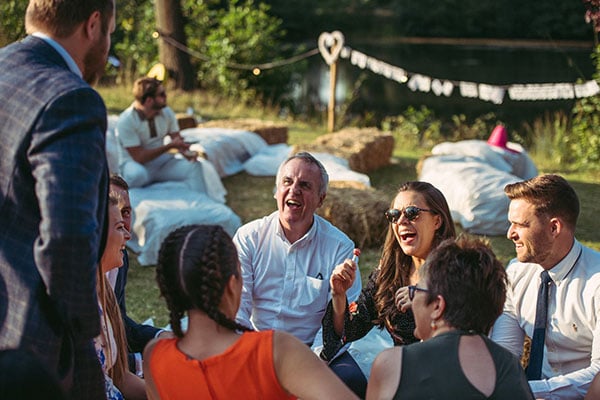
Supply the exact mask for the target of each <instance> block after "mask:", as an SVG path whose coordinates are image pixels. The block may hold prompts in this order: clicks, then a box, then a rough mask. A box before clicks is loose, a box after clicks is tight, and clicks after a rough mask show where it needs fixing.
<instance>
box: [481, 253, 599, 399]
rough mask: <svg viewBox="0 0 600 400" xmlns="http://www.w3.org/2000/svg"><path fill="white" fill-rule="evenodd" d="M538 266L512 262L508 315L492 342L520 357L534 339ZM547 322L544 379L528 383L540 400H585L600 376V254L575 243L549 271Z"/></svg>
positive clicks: (496, 327)
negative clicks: (525, 343) (529, 339)
mask: <svg viewBox="0 0 600 400" xmlns="http://www.w3.org/2000/svg"><path fill="white" fill-rule="evenodd" d="M542 270H543V268H542V267H541V266H540V265H539V264H533V263H520V262H518V261H516V260H513V261H511V263H510V264H509V266H508V267H507V274H508V280H509V286H508V290H507V293H506V303H505V305H504V312H503V313H502V315H501V316H500V317H499V318H498V320H497V321H496V323H495V325H494V328H493V330H492V333H491V338H492V339H493V340H494V341H495V342H497V343H499V344H501V345H503V346H504V347H506V348H507V349H509V350H510V351H511V352H513V353H514V354H516V355H517V356H519V357H520V356H521V354H522V353H523V339H524V335H525V334H527V335H528V336H529V337H533V329H534V323H535V311H536V302H537V295H538V287H539V284H540V273H541V272H542ZM548 272H549V273H550V277H551V278H552V281H553V283H552V284H551V286H550V288H549V292H548V322H547V325H546V340H545V342H544V360H543V363H542V379H541V380H536V381H529V385H530V386H531V389H532V391H533V394H534V395H535V397H536V398H544V399H575V398H583V396H584V395H585V393H586V391H587V389H588V388H589V385H590V382H591V381H592V379H593V378H594V376H595V375H596V373H597V372H598V371H599V370H600V325H599V324H598V317H599V316H600V253H598V252H596V251H593V250H591V249H589V248H587V247H584V246H582V245H581V244H580V243H579V242H578V241H575V242H574V244H573V247H572V248H571V250H570V252H569V253H568V254H567V256H566V257H565V258H564V259H563V260H561V261H560V262H559V263H558V264H557V265H555V266H554V267H552V269H550V270H549V271H548Z"/></svg>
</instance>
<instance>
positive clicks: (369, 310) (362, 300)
mask: <svg viewBox="0 0 600 400" xmlns="http://www.w3.org/2000/svg"><path fill="white" fill-rule="evenodd" d="M378 272H379V269H376V270H375V271H373V272H372V273H371V275H370V276H369V282H368V283H367V285H366V287H365V288H363V290H362V292H361V293H360V296H359V297H358V300H357V301H356V303H357V304H356V305H357V307H356V310H355V311H354V310H353V311H354V312H353V313H352V315H351V314H350V311H349V310H348V305H347V304H346V315H345V318H344V333H343V335H342V337H339V336H338V335H337V334H336V333H335V330H334V329H333V305H332V304H331V301H329V304H327V310H326V311H325V316H324V317H323V321H322V323H323V351H322V352H321V358H323V359H324V360H331V359H332V358H333V356H335V355H336V354H337V352H338V351H339V349H340V348H341V347H342V346H343V345H344V344H346V343H348V342H353V341H355V340H358V339H360V338H362V337H364V336H365V335H366V334H367V333H369V331H370V330H371V328H373V326H374V325H375V324H374V323H373V320H375V319H377V316H378V314H377V309H376V308H375V300H374V297H375V293H376V292H377V286H376V281H377V274H378ZM392 325H393V330H391V331H390V330H389V329H388V331H389V332H390V335H391V336H392V339H393V340H394V345H396V346H399V345H403V344H411V343H414V342H417V341H418V339H417V338H415V336H414V331H415V318H414V316H413V313H412V310H408V311H407V312H406V313H402V312H398V313H396V314H395V316H394V317H393V318H392ZM381 329H383V328H381Z"/></svg>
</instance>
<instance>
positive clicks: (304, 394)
mask: <svg viewBox="0 0 600 400" xmlns="http://www.w3.org/2000/svg"><path fill="white" fill-rule="evenodd" d="M273 364H274V367H275V373H276V375H277V378H278V379H279V382H280V384H281V386H282V387H283V388H284V389H285V390H286V391H287V392H288V393H290V394H292V395H294V396H296V397H299V398H302V399H304V400H310V399H315V400H316V399H323V398H326V399H333V400H336V399H340V400H342V399H343V400H347V399H356V396H355V395H354V393H352V391H350V389H348V387H347V386H346V385H345V384H344V383H343V382H342V381H341V380H340V379H339V378H338V377H337V376H336V375H335V374H334V373H333V371H331V369H330V368H329V367H328V366H327V364H326V363H325V362H324V361H322V360H321V359H320V358H319V357H317V355H316V354H315V353H313V352H312V351H311V350H310V348H309V347H308V346H307V345H305V344H304V343H302V342H301V341H300V340H298V339H296V338H295V337H294V336H292V335H290V334H288V333H284V332H274V334H273Z"/></svg>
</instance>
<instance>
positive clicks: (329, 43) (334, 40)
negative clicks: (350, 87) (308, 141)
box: [319, 31, 344, 132]
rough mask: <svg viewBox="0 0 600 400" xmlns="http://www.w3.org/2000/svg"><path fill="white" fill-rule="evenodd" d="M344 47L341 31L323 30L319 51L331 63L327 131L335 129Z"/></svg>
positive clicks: (328, 63) (320, 36)
mask: <svg viewBox="0 0 600 400" xmlns="http://www.w3.org/2000/svg"><path fill="white" fill-rule="evenodd" d="M343 47H344V35H343V34H342V32H340V31H333V32H331V33H329V32H323V33H321V34H320V35H319V51H320V52H321V56H322V57H323V59H324V60H325V62H326V63H327V65H329V105H328V107H327V131H328V132H333V131H334V129H335V89H336V80H337V61H338V58H339V56H340V52H341V51H342V48H343Z"/></svg>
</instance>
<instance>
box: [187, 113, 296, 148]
mask: <svg viewBox="0 0 600 400" xmlns="http://www.w3.org/2000/svg"><path fill="white" fill-rule="evenodd" d="M198 126H200V127H202V128H228V129H243V130H245V131H250V132H254V133H256V134H258V135H259V136H260V137H262V138H263V139H264V140H265V142H267V143H268V144H277V143H287V139H288V128H287V126H285V125H281V124H276V123H275V122H273V121H263V120H260V119H250V118H242V119H219V120H212V121H206V122H203V123H201V124H200V125H198Z"/></svg>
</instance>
